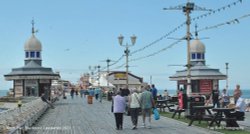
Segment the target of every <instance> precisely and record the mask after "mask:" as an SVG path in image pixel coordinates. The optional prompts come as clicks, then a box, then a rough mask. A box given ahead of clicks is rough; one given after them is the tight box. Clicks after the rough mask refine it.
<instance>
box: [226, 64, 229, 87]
mask: <svg viewBox="0 0 250 134" xmlns="http://www.w3.org/2000/svg"><path fill="white" fill-rule="evenodd" d="M228 64H229V63H228V62H227V63H226V75H227V79H226V90H227V91H228Z"/></svg>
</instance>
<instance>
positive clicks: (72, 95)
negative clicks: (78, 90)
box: [70, 88, 75, 99]
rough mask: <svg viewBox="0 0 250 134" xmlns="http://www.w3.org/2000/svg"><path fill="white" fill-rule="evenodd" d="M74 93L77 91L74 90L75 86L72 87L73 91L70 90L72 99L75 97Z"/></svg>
mask: <svg viewBox="0 0 250 134" xmlns="http://www.w3.org/2000/svg"><path fill="white" fill-rule="evenodd" d="M74 93H75V90H74V88H72V89H71V91H70V96H71V99H73V98H74Z"/></svg>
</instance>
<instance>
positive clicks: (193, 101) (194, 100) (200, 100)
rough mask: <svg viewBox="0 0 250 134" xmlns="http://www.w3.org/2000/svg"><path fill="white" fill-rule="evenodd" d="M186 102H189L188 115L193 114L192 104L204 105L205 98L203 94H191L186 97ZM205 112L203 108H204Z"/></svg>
mask: <svg viewBox="0 0 250 134" xmlns="http://www.w3.org/2000/svg"><path fill="white" fill-rule="evenodd" d="M188 103H189V107H188V108H189V115H193V114H194V112H195V111H194V109H193V106H204V105H205V98H204V97H203V96H191V97H188ZM204 114H205V110H204Z"/></svg>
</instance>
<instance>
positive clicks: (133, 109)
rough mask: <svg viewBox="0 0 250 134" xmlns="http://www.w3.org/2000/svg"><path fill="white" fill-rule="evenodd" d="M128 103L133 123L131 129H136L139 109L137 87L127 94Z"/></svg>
mask: <svg viewBox="0 0 250 134" xmlns="http://www.w3.org/2000/svg"><path fill="white" fill-rule="evenodd" d="M128 104H129V110H130V116H131V121H132V124H133V127H132V129H133V130H134V129H137V124H138V116H139V111H140V108H141V107H140V104H141V102H140V95H139V94H138V90H137V89H133V90H132V94H131V95H130V96H129V100H128Z"/></svg>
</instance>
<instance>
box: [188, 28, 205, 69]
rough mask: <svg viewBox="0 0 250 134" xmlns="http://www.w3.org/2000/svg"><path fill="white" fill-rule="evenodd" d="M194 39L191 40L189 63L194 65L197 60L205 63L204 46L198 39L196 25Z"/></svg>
mask: <svg viewBox="0 0 250 134" xmlns="http://www.w3.org/2000/svg"><path fill="white" fill-rule="evenodd" d="M195 29H196V30H195V36H196V37H195V39H194V40H193V41H192V43H191V45H190V55H191V64H192V65H195V64H197V63H199V62H201V63H203V65H205V64H206V63H205V61H206V60H205V52H206V48H205V45H204V44H203V43H202V42H201V41H200V40H199V38H198V32H197V25H196V26H195Z"/></svg>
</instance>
